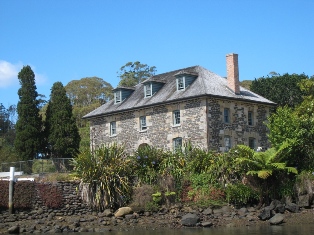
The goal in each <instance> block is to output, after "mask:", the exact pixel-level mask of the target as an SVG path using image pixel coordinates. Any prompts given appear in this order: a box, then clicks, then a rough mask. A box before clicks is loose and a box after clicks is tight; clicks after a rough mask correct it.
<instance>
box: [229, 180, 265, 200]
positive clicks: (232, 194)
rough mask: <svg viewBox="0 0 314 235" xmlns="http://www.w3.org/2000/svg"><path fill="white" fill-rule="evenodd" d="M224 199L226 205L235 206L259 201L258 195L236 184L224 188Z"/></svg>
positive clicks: (244, 186) (246, 187) (248, 188)
mask: <svg viewBox="0 0 314 235" xmlns="http://www.w3.org/2000/svg"><path fill="white" fill-rule="evenodd" d="M225 191H226V198H227V201H228V203H232V204H234V205H237V206H241V205H245V204H248V203H250V202H256V201H257V200H258V199H259V194H258V192H256V191H255V190H253V189H252V188H251V187H249V186H247V185H244V184H241V183H237V184H233V185H231V184H230V185H228V186H227V187H226V190H225Z"/></svg>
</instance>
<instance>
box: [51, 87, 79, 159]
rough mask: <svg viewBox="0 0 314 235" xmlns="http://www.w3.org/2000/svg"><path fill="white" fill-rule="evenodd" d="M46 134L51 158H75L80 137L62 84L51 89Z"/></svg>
mask: <svg viewBox="0 0 314 235" xmlns="http://www.w3.org/2000/svg"><path fill="white" fill-rule="evenodd" d="M45 133H46V138H47V145H48V146H49V151H50V154H51V157H54V158H61V157H70V158H71V157H75V156H76V155H77V154H78V152H79V144H80V136H79V132H78V128H77V126H76V122H75V118H74V117H73V114H72V105H71V103H70V100H69V98H68V97H67V96H66V91H65V89H64V87H63V85H62V83H61V82H56V83H54V84H53V86H52V88H51V95H50V100H49V103H48V107H47V110H46V121H45Z"/></svg>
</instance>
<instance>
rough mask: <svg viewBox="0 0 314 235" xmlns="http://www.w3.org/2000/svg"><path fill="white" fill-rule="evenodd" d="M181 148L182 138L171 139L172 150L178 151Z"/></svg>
mask: <svg viewBox="0 0 314 235" xmlns="http://www.w3.org/2000/svg"><path fill="white" fill-rule="evenodd" d="M181 148H182V138H181V137H178V138H175V139H173V150H174V151H178V150H181Z"/></svg>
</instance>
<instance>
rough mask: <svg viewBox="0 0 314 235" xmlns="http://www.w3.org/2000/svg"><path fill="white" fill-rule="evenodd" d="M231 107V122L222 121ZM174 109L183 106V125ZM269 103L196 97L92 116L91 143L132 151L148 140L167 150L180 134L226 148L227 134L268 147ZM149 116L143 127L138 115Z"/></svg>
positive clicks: (202, 143) (239, 141)
mask: <svg viewBox="0 0 314 235" xmlns="http://www.w3.org/2000/svg"><path fill="white" fill-rule="evenodd" d="M224 108H228V109H229V110H230V123H224V122H223V110H224ZM174 110H180V118H181V123H180V125H173V114H172V112H173V111H174ZM248 111H251V112H252V113H253V115H254V117H253V118H254V123H253V125H248V117H247V115H248ZM268 115H269V107H268V106H266V105H262V104H254V103H248V102H241V101H234V100H224V99H217V98H197V99H190V100H187V101H181V102H174V103H172V104H165V105H160V106H155V107H149V108H143V109H138V110H134V111H129V112H123V113H118V114H115V115H110V116H109V115H108V116H104V117H100V118H99V117H98V118H95V119H92V120H91V129H90V130H91V132H90V134H91V145H92V148H97V147H98V146H100V145H101V144H109V143H114V142H116V143H119V144H124V145H125V147H126V150H127V151H128V152H129V153H132V152H133V151H135V150H136V149H137V148H138V146H139V145H141V144H143V143H146V144H149V145H151V146H155V147H157V148H162V149H165V150H171V149H173V139H174V138H178V137H181V138H182V139H183V141H191V143H192V144H193V145H194V146H198V147H200V148H204V149H211V150H215V151H224V136H226V135H228V136H231V144H232V146H234V145H236V144H246V145H248V140H249V138H254V139H255V140H256V146H260V147H263V148H264V149H267V148H268V147H269V143H268V141H267V128H266V126H265V125H264V124H263V123H264V121H266V119H267V116H268ZM141 116H146V123H147V129H146V130H144V131H141V130H140V123H139V118H140V117H141ZM112 121H116V124H117V135H115V136H110V122H112Z"/></svg>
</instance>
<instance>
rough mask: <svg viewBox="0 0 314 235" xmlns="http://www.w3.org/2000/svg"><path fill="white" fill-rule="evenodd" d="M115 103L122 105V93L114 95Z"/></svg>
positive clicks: (118, 92)
mask: <svg viewBox="0 0 314 235" xmlns="http://www.w3.org/2000/svg"><path fill="white" fill-rule="evenodd" d="M114 102H115V103H120V102H121V91H116V92H115V93H114Z"/></svg>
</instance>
